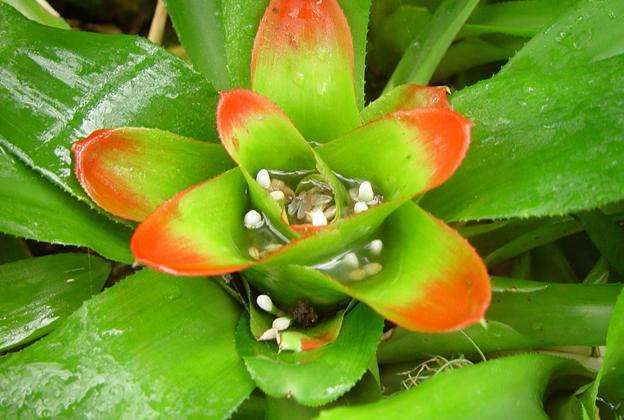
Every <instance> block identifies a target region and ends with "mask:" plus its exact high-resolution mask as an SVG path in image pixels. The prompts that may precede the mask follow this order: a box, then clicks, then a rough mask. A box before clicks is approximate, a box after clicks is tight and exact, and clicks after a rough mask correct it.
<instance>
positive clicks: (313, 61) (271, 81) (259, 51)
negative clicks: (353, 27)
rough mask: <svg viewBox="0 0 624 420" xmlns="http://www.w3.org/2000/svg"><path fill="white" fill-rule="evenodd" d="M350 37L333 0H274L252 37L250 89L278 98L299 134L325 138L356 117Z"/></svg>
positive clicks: (354, 121) (340, 131)
mask: <svg viewBox="0 0 624 420" xmlns="http://www.w3.org/2000/svg"><path fill="white" fill-rule="evenodd" d="M353 66H354V63H353V42H352V39H351V34H350V32H349V24H348V23H347V20H346V18H345V16H344V14H343V12H342V10H341V8H340V5H339V4H338V2H337V1H336V0H324V1H321V2H319V1H312V0H272V1H271V3H270V4H269V6H268V7H267V9H266V11H265V13H264V16H263V18H262V21H261V23H260V27H259V28H258V33H257V35H256V39H255V42H254V48H253V53H252V58H251V78H252V88H253V90H255V91H257V92H259V93H262V94H264V95H266V96H267V97H269V98H270V99H271V100H272V101H274V102H275V103H277V104H278V105H279V106H280V107H281V108H282V109H283V110H284V111H285V112H286V114H288V115H289V116H290V117H291V118H292V119H293V121H294V122H295V124H296V125H297V127H298V128H299V130H301V132H302V133H303V135H304V136H305V137H306V138H308V139H310V140H315V141H327V140H330V139H332V138H335V137H337V136H339V135H341V134H344V133H346V132H347V131H349V130H351V129H353V128H355V127H357V126H358V125H359V123H360V120H359V116H358V106H357V103H356V97H355V86H354V69H353Z"/></svg>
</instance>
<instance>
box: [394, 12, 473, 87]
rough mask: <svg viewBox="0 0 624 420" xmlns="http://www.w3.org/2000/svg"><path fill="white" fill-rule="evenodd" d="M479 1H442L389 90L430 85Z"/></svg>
mask: <svg viewBox="0 0 624 420" xmlns="http://www.w3.org/2000/svg"><path fill="white" fill-rule="evenodd" d="M478 3H479V1H478V0H444V1H442V2H440V4H439V5H438V7H437V9H436V11H435V13H434V15H433V16H432V17H431V20H430V21H429V24H428V25H427V30H426V31H424V30H423V31H420V32H418V35H416V36H415V38H414V40H413V41H412V44H411V45H410V47H409V48H408V49H407V50H406V51H405V53H404V55H403V57H402V58H401V61H399V64H398V65H397V67H396V69H395V70H394V72H393V73H392V76H390V80H388V84H387V85H386V88H385V91H388V90H390V89H392V88H393V87H395V86H398V85H401V84H404V83H416V84H427V82H429V79H430V78H431V75H432V74H433V72H434V70H435V68H436V67H437V66H438V63H439V62H440V60H441V59H442V57H443V56H444V53H445V52H446V50H447V49H448V47H449V46H450V45H451V43H452V42H453V39H455V35H457V33H458V32H459V30H460V29H461V27H462V26H463V25H464V23H465V22H466V19H468V17H469V16H470V14H471V13H472V11H473V10H474V8H475V6H476V5H477V4H478Z"/></svg>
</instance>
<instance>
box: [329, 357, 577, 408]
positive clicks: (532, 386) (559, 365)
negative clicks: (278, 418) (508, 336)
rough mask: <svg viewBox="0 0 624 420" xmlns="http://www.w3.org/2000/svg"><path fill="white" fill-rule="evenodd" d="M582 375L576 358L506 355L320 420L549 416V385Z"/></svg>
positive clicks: (443, 374) (440, 376)
mask: <svg viewBox="0 0 624 420" xmlns="http://www.w3.org/2000/svg"><path fill="white" fill-rule="evenodd" d="M582 373H583V369H582V368H581V367H580V365H578V364H577V363H576V362H573V361H571V360H568V359H562V358H559V357H554V356H547V355H539V354H526V355H519V356H512V357H506V358H501V359H497V360H490V361H488V362H484V363H480V364H478V365H476V366H469V367H465V368H461V369H455V370H451V371H448V372H445V373H441V374H440V375H437V376H436V377H434V378H432V379H429V380H427V381H426V382H424V383H422V384H420V385H418V386H416V387H414V388H412V389H410V390H408V391H404V392H400V393H397V394H394V395H393V396H391V397H389V398H386V399H383V400H381V401H379V402H377V403H373V404H366V405H362V406H358V407H340V408H335V409H333V410H329V411H324V412H322V413H321V415H320V416H319V420H330V419H340V420H343V419H358V420H359V419H371V420H374V419H379V418H384V419H402V418H419V419H420V418H422V419H434V418H435V419H438V418H446V419H481V420H490V419H492V420H494V419H500V418H505V419H518V420H520V419H527V418H530V419H547V418H548V417H547V416H546V413H545V412H544V409H543V406H542V400H543V399H544V398H545V397H546V390H547V388H548V385H549V384H550V383H551V382H555V381H557V380H559V381H558V382H559V388H561V387H562V386H561V382H563V381H565V379H564V378H565V377H569V376H577V375H579V374H582ZM564 386H565V385H564ZM551 391H552V390H551ZM475 396H478V398H475Z"/></svg>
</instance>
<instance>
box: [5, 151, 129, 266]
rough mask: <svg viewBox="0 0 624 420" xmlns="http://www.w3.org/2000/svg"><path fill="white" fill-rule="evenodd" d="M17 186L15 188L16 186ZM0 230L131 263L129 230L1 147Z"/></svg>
mask: <svg viewBox="0 0 624 420" xmlns="http://www.w3.org/2000/svg"><path fill="white" fill-rule="evenodd" d="M16 185H19V188H16ZM0 215H1V217H0V232H4V233H8V234H11V235H15V236H20V237H23V238H28V239H34V240H37V241H43V242H51V243H59V244H64V245H76V246H86V247H89V248H91V249H93V250H95V251H97V252H98V253H100V254H102V255H103V256H105V257H107V258H110V259H112V260H116V261H123V262H128V263H129V262H132V261H133V258H132V255H131V254H130V250H129V248H128V243H129V240H130V235H131V231H130V230H129V229H128V228H127V227H125V226H122V225H120V224H117V223H114V222H112V221H110V220H109V219H108V218H106V217H105V216H103V215H100V214H98V213H96V212H94V211H92V210H90V209H89V207H88V206H87V205H86V204H84V203H80V202H78V201H77V200H76V199H74V198H73V197H71V196H69V195H67V194H64V193H63V192H62V191H61V190H60V189H59V188H57V187H56V186H54V185H52V184H51V183H50V182H48V181H47V180H46V179H44V178H42V177H41V176H39V174H37V173H36V172H35V171H34V170H32V169H30V168H28V167H27V166H26V165H25V164H24V163H22V162H21V161H19V160H18V159H16V158H14V157H13V156H11V155H9V154H8V153H7V152H6V151H5V150H4V149H3V148H2V146H0Z"/></svg>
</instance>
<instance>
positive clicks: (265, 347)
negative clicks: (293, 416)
mask: <svg viewBox="0 0 624 420" xmlns="http://www.w3.org/2000/svg"><path fill="white" fill-rule="evenodd" d="M382 329H383V320H382V318H380V317H379V316H377V315H376V314H375V313H374V312H373V311H371V310H370V309H369V308H367V307H366V306H364V305H357V306H356V307H355V308H354V309H353V310H351V311H350V312H349V313H347V315H346V316H345V318H344V321H343V323H342V329H341V331H340V335H339V336H338V338H337V339H336V341H335V342H333V343H331V344H327V345H325V346H322V347H319V348H316V349H314V350H309V351H304V352H299V353H293V352H281V353H279V352H278V349H277V346H276V345H275V344H274V343H268V342H258V341H256V339H255V337H254V336H253V334H252V333H251V329H250V325H249V318H248V316H247V315H243V316H242V317H241V320H240V322H239V324H238V327H237V329H236V347H237V350H238V353H239V355H240V356H241V357H242V358H243V360H244V361H245V365H246V366H247V370H248V372H249V374H250V375H251V377H252V378H253V380H254V381H255V382H256V384H257V385H258V387H259V388H260V389H262V391H264V392H265V393H266V394H267V395H270V396H272V397H276V398H279V397H290V398H293V399H295V400H296V401H298V402H299V403H301V404H304V405H309V406H317V405H321V404H325V403H327V402H330V401H333V400H335V399H337V398H338V397H340V396H341V395H342V394H344V393H346V392H347V391H348V390H349V389H351V388H352V387H353V386H354V385H355V383H356V382H357V381H358V380H359V379H360V378H361V377H362V375H364V373H365V372H366V370H367V368H368V364H369V362H370V360H371V358H372V357H374V354H375V349H376V348H377V343H378V342H379V338H380V336H381V331H382Z"/></svg>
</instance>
